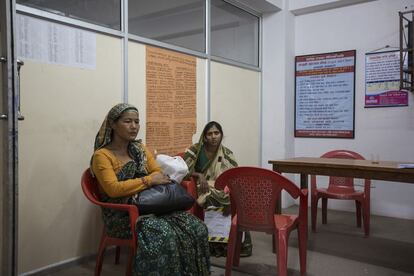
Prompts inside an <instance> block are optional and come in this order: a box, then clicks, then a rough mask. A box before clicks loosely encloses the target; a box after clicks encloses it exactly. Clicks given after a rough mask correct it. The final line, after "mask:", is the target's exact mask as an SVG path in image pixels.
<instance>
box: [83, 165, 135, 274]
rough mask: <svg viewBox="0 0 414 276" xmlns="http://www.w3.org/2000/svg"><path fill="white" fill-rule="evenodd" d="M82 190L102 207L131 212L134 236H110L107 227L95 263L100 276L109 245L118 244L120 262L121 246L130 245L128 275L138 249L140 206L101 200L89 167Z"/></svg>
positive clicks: (117, 260)
mask: <svg viewBox="0 0 414 276" xmlns="http://www.w3.org/2000/svg"><path fill="white" fill-rule="evenodd" d="M81 185H82V190H83V193H84V194H85V196H86V198H87V199H89V201H91V202H92V203H93V204H96V205H98V206H101V207H105V208H110V209H116V210H121V211H126V212H128V213H129V222H130V227H131V233H132V236H131V238H130V239H118V238H113V237H110V236H108V234H107V233H106V231H105V227H104V228H103V231H102V236H101V241H100V243H99V250H98V255H97V256H96V265H95V276H99V275H100V274H101V270H102V262H103V256H104V253H105V249H106V247H107V246H111V245H115V246H116V254H115V263H116V264H118V263H119V253H120V246H128V247H129V250H130V251H129V259H128V266H127V270H126V275H127V276H128V275H131V274H132V262H133V260H134V257H135V253H136V251H137V236H136V232H135V222H136V221H137V219H138V216H139V212H138V208H137V207H136V206H135V205H127V204H112V203H104V202H101V200H100V197H99V190H98V181H97V179H96V178H94V177H93V176H92V175H91V173H90V171H89V169H87V170H85V172H84V173H83V174H82V180H81Z"/></svg>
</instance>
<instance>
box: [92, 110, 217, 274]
mask: <svg viewBox="0 0 414 276" xmlns="http://www.w3.org/2000/svg"><path fill="white" fill-rule="evenodd" d="M139 128H140V125H139V113H138V110H137V108H136V107H134V106H132V105H129V104H118V105H116V106H114V107H113V108H112V109H111V110H110V111H109V113H108V115H107V117H106V118H105V120H104V122H103V124H102V126H101V128H100V130H99V132H98V134H97V135H96V139H95V152H94V154H93V157H92V162H91V169H92V172H93V174H94V175H95V176H96V178H97V179H98V181H99V184H100V189H101V192H102V200H103V201H106V202H111V203H120V202H122V203H125V202H126V201H127V199H128V198H130V197H131V196H132V195H135V194H136V193H139V192H140V191H142V190H144V189H147V188H148V187H151V186H153V185H163V184H167V183H169V182H170V179H169V178H168V176H166V175H164V174H163V173H162V171H161V169H160V167H159V166H158V164H157V162H156V161H155V159H154V157H153V156H152V154H151V153H150V152H149V151H148V149H147V148H146V147H145V146H144V145H143V144H142V143H141V141H140V140H135V138H136V136H137V134H138V132H139ZM102 215H103V220H104V224H105V229H106V231H107V233H108V234H109V235H111V236H113V237H118V238H127V237H129V236H130V235H131V230H130V227H129V218H128V213H126V212H122V211H117V210H113V209H105V208H103V209H102ZM136 229H137V230H136V231H137V237H138V246H137V252H136V257H135V262H134V266H133V273H134V275H152V274H154V275H155V274H156V275H209V272H210V261H209V247H208V240H207V228H206V226H205V225H204V223H203V222H202V221H200V220H199V219H198V218H196V217H194V216H193V215H191V214H189V213H187V212H184V211H179V212H173V213H169V214H167V215H160V216H156V215H144V216H140V218H139V219H138V221H137V227H136Z"/></svg>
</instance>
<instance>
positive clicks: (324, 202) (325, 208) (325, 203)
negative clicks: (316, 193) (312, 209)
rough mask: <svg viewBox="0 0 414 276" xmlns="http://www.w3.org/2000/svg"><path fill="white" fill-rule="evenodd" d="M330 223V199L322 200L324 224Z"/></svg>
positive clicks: (324, 198)
mask: <svg viewBox="0 0 414 276" xmlns="http://www.w3.org/2000/svg"><path fill="white" fill-rule="evenodd" d="M327 222H328V199H327V198H326V197H323V198H322V224H326V223H327Z"/></svg>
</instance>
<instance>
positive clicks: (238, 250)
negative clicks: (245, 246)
mask: <svg viewBox="0 0 414 276" xmlns="http://www.w3.org/2000/svg"><path fill="white" fill-rule="evenodd" d="M242 238H243V232H240V231H237V239H236V249H235V251H234V257H233V266H239V264H240V253H241V247H242Z"/></svg>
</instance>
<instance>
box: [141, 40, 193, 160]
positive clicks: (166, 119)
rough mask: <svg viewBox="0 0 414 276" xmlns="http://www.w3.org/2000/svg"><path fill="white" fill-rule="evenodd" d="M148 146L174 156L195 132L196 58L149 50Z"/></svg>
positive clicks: (147, 55) (171, 52)
mask: <svg viewBox="0 0 414 276" xmlns="http://www.w3.org/2000/svg"><path fill="white" fill-rule="evenodd" d="M146 60H147V64H146V84H147V129H146V145H147V146H148V147H149V148H150V149H152V150H157V152H158V153H163V154H168V155H175V154H177V153H179V152H183V151H184V150H185V149H186V148H187V147H189V146H190V145H191V143H192V137H193V135H194V133H195V132H196V58H195V57H192V56H189V55H185V54H180V53H176V52H173V51H168V50H164V49H160V48H156V47H150V46H147V47H146Z"/></svg>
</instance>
